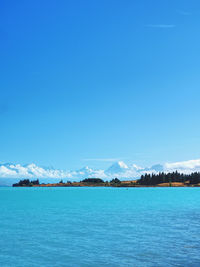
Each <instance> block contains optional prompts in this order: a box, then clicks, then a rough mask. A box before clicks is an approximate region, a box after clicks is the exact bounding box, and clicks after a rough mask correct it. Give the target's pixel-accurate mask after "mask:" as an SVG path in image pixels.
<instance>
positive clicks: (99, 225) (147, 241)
mask: <svg viewBox="0 0 200 267" xmlns="http://www.w3.org/2000/svg"><path fill="white" fill-rule="evenodd" d="M199 251H200V188H129V189H126V188H0V266H9V267H12V266H19V267H22V266H67V267H74V266H76V267H78V266H80V267H97V266H98V267H99V266H101V267H106V266H108V267H118V266H120V267H123V266H131V267H133V266H142V267H143V266H200V253H199Z"/></svg>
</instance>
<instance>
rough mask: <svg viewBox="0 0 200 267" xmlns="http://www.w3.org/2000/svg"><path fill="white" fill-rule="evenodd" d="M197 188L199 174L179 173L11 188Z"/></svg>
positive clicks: (23, 184)
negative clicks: (125, 179) (131, 178)
mask: <svg viewBox="0 0 200 267" xmlns="http://www.w3.org/2000/svg"><path fill="white" fill-rule="evenodd" d="M84 186H87V187H194V186H196V187H198V186H200V172H194V173H191V174H183V173H179V172H177V171H176V172H172V173H164V172H162V173H159V174H144V175H142V176H141V177H140V178H139V179H137V180H128V181H124V180H119V179H118V178H114V179H112V180H111V181H104V180H102V179H100V178H86V179H84V180H82V181H80V182H71V181H67V182H63V180H61V181H60V182H58V183H46V184H45V183H40V182H39V180H38V179H37V180H33V181H31V180H29V179H24V180H20V181H19V182H18V183H15V184H13V187H84Z"/></svg>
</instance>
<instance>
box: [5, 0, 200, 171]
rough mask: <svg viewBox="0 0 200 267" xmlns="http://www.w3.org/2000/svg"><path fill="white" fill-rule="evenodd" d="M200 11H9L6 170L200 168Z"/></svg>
mask: <svg viewBox="0 0 200 267" xmlns="http://www.w3.org/2000/svg"><path fill="white" fill-rule="evenodd" d="M199 29H200V2H199V1H198V0H190V1H189V0H180V1H178V0H168V1H167V0H163V1H160V0H154V1H149V0H138V1H126V0H125V1H116V0H115V1H112V0H109V1H108V0H106V1H104V0H101V1H88V0H85V1H76V0H73V1H64V0H63V1H51V0H48V1H45V0H43V1H38V0H34V1H32V0H30V1H20V0H19V1H5V0H3V1H1V3H0V38H1V42H0V53H1V57H0V58H1V60H0V73H1V79H0V131H1V134H0V137H1V138H0V161H1V162H2V163H4V162H13V163H20V164H26V163H30V162H34V163H36V164H39V165H42V166H54V167H55V168H65V169H73V168H74V169H75V168H79V167H81V166H84V165H89V166H92V167H105V166H108V165H110V162H111V161H114V160H124V161H125V162H135V163H136V164H140V165H145V166H146V165H150V164H154V163H157V162H159V163H162V162H166V161H169V162H171V161H181V160H188V159H195V158H200V135H199V132H200V124H199V114H200V105H199V99H200V75H199V72H200V52H199V51H200V50H199V47H200V35H199Z"/></svg>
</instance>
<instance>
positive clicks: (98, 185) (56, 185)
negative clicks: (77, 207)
mask: <svg viewBox="0 0 200 267" xmlns="http://www.w3.org/2000/svg"><path fill="white" fill-rule="evenodd" d="M128 182H129V181H124V182H121V184H107V185H105V184H91V183H82V182H74V183H71V184H68V183H48V184H39V185H21V186H14V187H115V188H123V187H124V188H144V187H146V188H148V187H200V184H197V185H187V184H183V183H176V182H175V183H163V184H158V185H137V184H135V183H133V184H131V183H128Z"/></svg>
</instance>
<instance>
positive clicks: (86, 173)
mask: <svg viewBox="0 0 200 267" xmlns="http://www.w3.org/2000/svg"><path fill="white" fill-rule="evenodd" d="M176 170H177V171H179V172H181V173H191V172H195V171H198V172H200V159H196V160H188V161H180V162H173V163H165V164H163V165H160V164H156V165H153V166H152V167H148V168H142V167H139V166H137V165H135V164H131V165H127V164H125V163H124V162H123V161H118V162H115V163H113V164H112V165H111V166H110V167H109V168H108V169H106V170H101V169H100V170H94V169H92V168H89V167H84V168H82V169H80V170H77V171H64V170H58V169H50V168H42V167H39V166H37V165H36V164H33V163H32V164H29V165H25V166H22V165H20V164H1V165H0V177H1V178H18V179H23V178H28V179H36V178H39V179H40V178H41V179H43V178H49V179H51V178H58V179H69V180H73V181H74V180H81V179H84V178H92V177H93V178H102V179H105V180H109V179H112V178H114V177H117V178H119V179H121V180H132V179H135V178H138V177H140V176H141V175H142V174H145V173H158V172H161V171H163V172H172V171H176Z"/></svg>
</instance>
